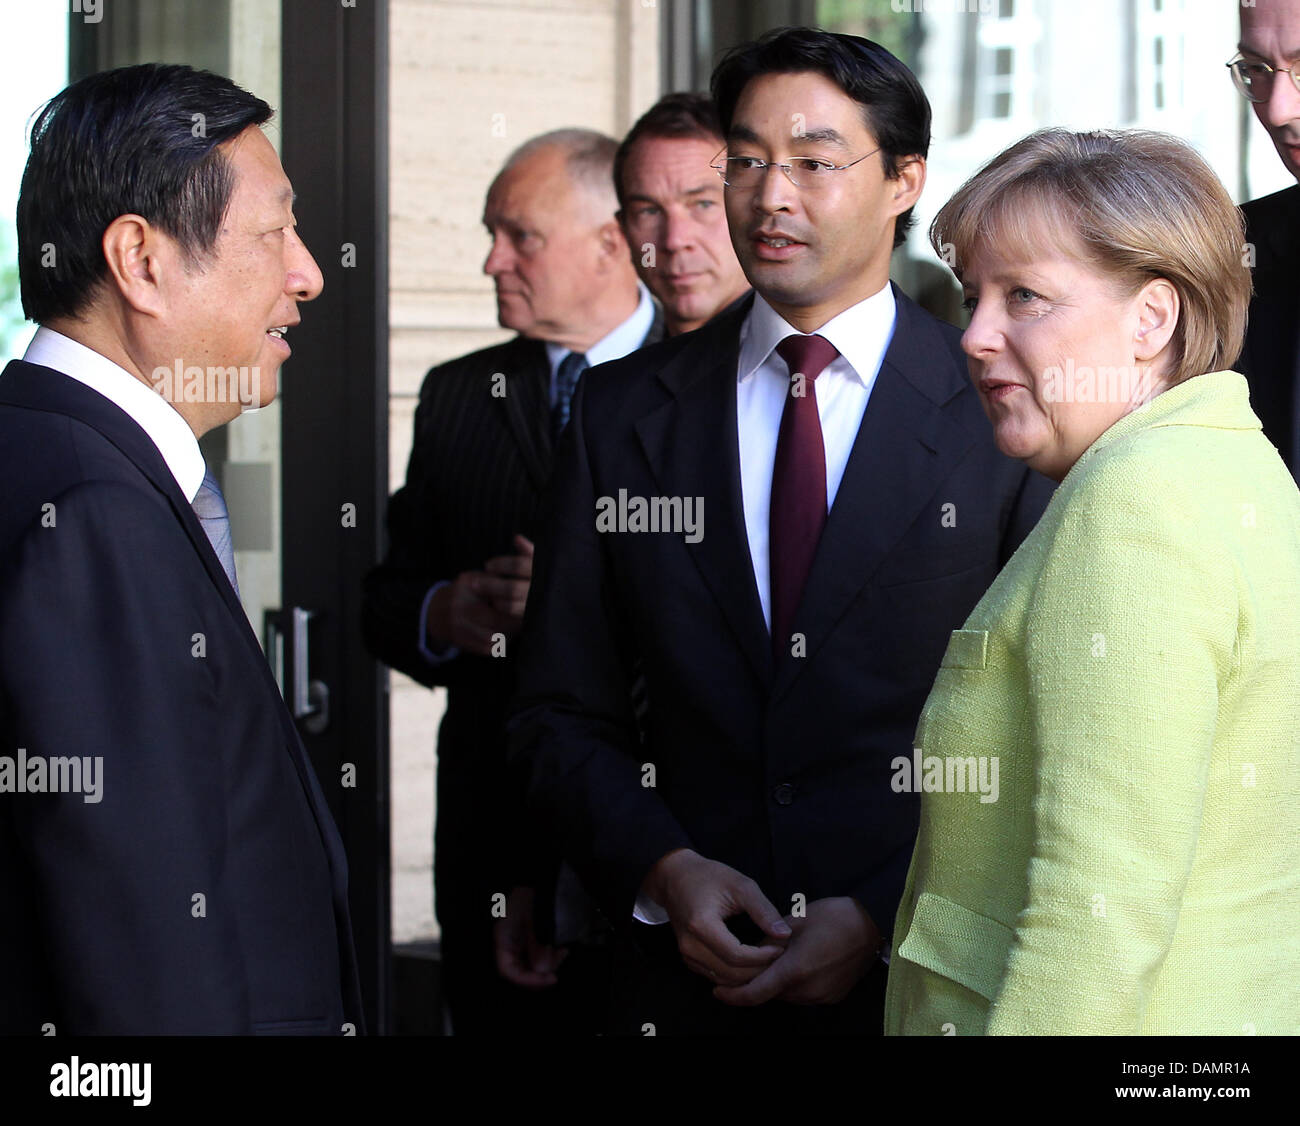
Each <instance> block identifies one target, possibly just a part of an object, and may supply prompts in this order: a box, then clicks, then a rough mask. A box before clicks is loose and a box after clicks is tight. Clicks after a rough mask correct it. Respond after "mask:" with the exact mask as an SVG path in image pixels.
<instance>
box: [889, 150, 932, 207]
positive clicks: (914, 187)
mask: <svg viewBox="0 0 1300 1126" xmlns="http://www.w3.org/2000/svg"><path fill="white" fill-rule="evenodd" d="M895 164H896V167H897V168H898V175H897V176H896V177H895V178H894V179H893V180H891V181H890V183H891V184H893V187H894V196H893V199H892V200H891V201H890V208H889V210H890V212H891V213H892V214H894V215H901V214H903V212H904V211H906V210H907V209H908V208H909V207H912V206H914V205H915V204H916V201H917V200H918V199H920V198H921V192H922V190H924V188H925V157H923V156H919V155H914V156H900V157H899V158H898V160H897V161H896V162H895Z"/></svg>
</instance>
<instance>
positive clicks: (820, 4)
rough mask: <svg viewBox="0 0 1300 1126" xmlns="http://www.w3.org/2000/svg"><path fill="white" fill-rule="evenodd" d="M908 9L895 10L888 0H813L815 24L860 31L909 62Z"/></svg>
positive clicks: (830, 29)
mask: <svg viewBox="0 0 1300 1126" xmlns="http://www.w3.org/2000/svg"><path fill="white" fill-rule="evenodd" d="M915 19H916V17H915V16H914V15H912V14H911V13H910V12H896V11H894V8H893V3H892V0H817V26H818V27H824V28H825V29H826V30H827V31H842V32H845V33H847V34H849V35H863V36H865V37H866V38H868V39H871V40H873V41H874V42H876V43H879V44H880V45H881V46H882V47H884V48H885V50H887V51H889V52H890V53H891V54H894V55H896V56H897V57H898V58H900V59H902V60H903V62H905V63H907V65H908V66H912V65H913V63H914V62H915V60H914V59H913V58H912V57H911V56H912V51H913V44H914V42H915V40H914V39H913V34H914V33H913V30H912V24H913V21H914V20H915Z"/></svg>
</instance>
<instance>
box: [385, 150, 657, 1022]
mask: <svg viewBox="0 0 1300 1126" xmlns="http://www.w3.org/2000/svg"><path fill="white" fill-rule="evenodd" d="M617 147H618V146H617V143H616V142H615V141H614V140H613V138H611V137H606V136H604V135H603V134H601V133H595V132H592V131H591V130H587V129H562V130H556V131H554V132H551V133H546V134H543V135H542V136H540V137H535V138H533V139H532V140H530V141H527V142H525V143H524V144H523V145H521V146H520V147H519V148H518V149H517V150H516V151H515V152H514V153H513V154H512V155H511V156H510V157H509V159H508V160H507V161H506V164H505V167H504V168H502V170H501V171H500V173H498V175H497V177H496V179H495V180H494V181H493V183H492V186H491V188H490V189H489V191H488V194H487V201H486V203H485V205H484V210H483V224H484V226H485V227H486V228H487V232H488V236H489V238H490V240H491V247H490V249H489V251H488V255H487V259H486V261H485V262H484V263H483V272H484V273H486V274H487V275H488V276H490V277H491V278H492V280H493V282H494V283H495V286H496V300H497V319H498V321H499V322H500V324H501V326H502V327H503V328H508V329H512V330H513V331H514V332H516V333H517V334H518V335H516V336H514V337H513V338H511V339H510V340H507V341H505V342H504V343H502V344H497V345H494V346H492V347H490V348H485V349H481V350H479V351H477V352H472V353H470V354H469V355H467V356H461V357H460V358H458V359H454V360H449V361H447V362H446V363H442V364H439V365H438V366H437V367H435V368H433V369H432V370H431V371H430V372H429V373H428V375H426V377H425V379H424V382H423V384H422V385H421V388H420V401H419V406H418V407H417V409H416V412H415V427H414V437H413V442H412V447H411V457H410V462H409V464H408V467H407V471H406V483H405V485H404V486H403V487H402V488H401V489H399V490H398V491H397V492H396V493H394V494H393V496H392V498H391V499H390V501H389V507H388V536H389V548H388V552H387V554H386V556H385V557H384V560H383V561H382V562H381V563H380V565H379V566H377V567H376V568H375V569H374V570H373V571H371V572H370V574H369V575H368V576H367V577H366V585H365V599H364V606H363V616H362V626H363V630H364V635H365V640H366V645H367V647H368V648H369V650H370V651H371V652H372V653H373V654H375V656H377V657H378V658H379V659H380V660H382V661H384V662H385V663H386V664H388V665H391V666H392V667H393V668H395V669H399V670H400V671H402V672H404V673H406V674H407V675H408V676H410V677H411V678H413V679H414V680H416V681H418V682H419V683H420V684H424V685H427V686H430V687H431V686H433V685H438V684H441V685H445V686H446V687H447V711H446V714H445V715H444V717H443V721H442V726H441V727H440V729H439V732H438V778H437V802H438V818H437V828H436V832H435V843H434V873H435V884H436V906H437V913H438V921H439V923H440V925H441V929H442V940H441V944H442V966H443V976H442V981H443V987H444V990H445V994H446V998H447V1005H448V1009H449V1012H450V1015H451V1023H452V1031H453V1032H454V1033H455V1034H457V1035H521V1034H523V1033H528V1032H531V1033H537V1032H539V1031H546V1032H552V1033H553V1032H565V1031H569V1032H576V1031H580V1030H581V1029H582V1028H583V1027H584V1021H585V1019H586V1018H585V1017H584V1015H583V1012H584V1006H585V1005H586V1004H587V1003H588V1000H589V998H590V996H591V993H592V990H591V989H590V988H589V987H588V986H587V985H586V979H587V978H588V976H589V974H588V969H587V966H588V964H589V963H590V964H593V965H594V964H596V963H598V961H599V957H600V955H599V952H598V951H595V950H594V949H576V948H575V949H574V950H572V951H571V952H570V956H569V957H568V959H567V961H565V953H564V951H563V950H562V949H558V948H556V947H553V946H550V945H543V944H542V943H539V942H538V941H537V940H536V938H535V932H534V928H533V926H532V922H533V919H532V914H533V910H532V909H533V892H532V890H531V888H530V887H529V886H527V885H530V884H532V883H535V882H537V883H543V884H549V882H550V881H551V879H552V878H553V872H552V870H551V866H550V865H549V864H546V863H537V864H536V865H534V864H533V863H532V862H533V861H534V860H535V859H537V858H536V857H535V856H534V855H533V854H532V853H533V850H532V846H531V845H529V844H527V843H525V842H526V840H527V833H526V832H525V831H524V829H523V826H522V824H521V823H520V817H519V803H518V802H517V801H516V800H515V798H516V789H515V787H514V786H513V785H512V783H511V780H510V779H509V778H508V776H507V771H506V732H505V719H506V706H507V703H508V702H509V699H510V695H511V692H512V691H513V688H514V677H515V666H516V662H515V639H516V635H517V634H518V631H519V628H520V625H521V618H522V614H523V609H524V602H525V600H526V599H527V597H528V589H529V576H530V574H531V569H532V555H533V544H532V540H533V537H534V536H535V534H536V528H537V525H538V523H539V520H540V516H541V510H542V496H543V490H544V489H545V487H546V483H547V480H548V478H549V476H550V472H551V462H552V456H553V455H552V452H553V450H554V447H555V442H556V440H557V438H558V436H559V434H560V432H561V430H563V428H564V426H565V424H566V423H567V421H568V418H569V404H570V399H571V397H572V394H573V390H574V387H575V386H576V385H577V384H578V381H579V379H580V378H581V376H582V372H583V371H584V370H585V369H586V367H587V366H588V365H589V364H594V363H601V362H603V361H605V360H612V359H617V358H619V357H621V356H624V355H626V354H627V353H628V352H631V351H633V350H634V349H636V348H640V347H641V346H642V345H643V344H645V343H646V342H647V341H650V340H658V339H659V338H660V337H661V336H662V333H663V329H662V318H661V316H660V314H659V311H658V309H657V308H656V307H655V305H654V302H653V301H652V299H651V297H650V294H649V292H648V291H647V290H646V289H645V287H644V286H642V285H641V284H640V283H639V282H638V280H637V277H636V273H635V272H634V270H633V268H632V263H631V261H630V259H629V256H628V248H627V243H626V241H625V240H624V238H623V234H622V231H621V230H620V229H619V225H618V221H617V220H616V219H615V215H614V213H615V210H616V207H617V204H616V200H615V195H614V187H613V179H612V173H613V163H614V153H615V150H616V149H617ZM573 898H574V900H575V902H580V899H578V897H577V894H576V893H575V894H574V897H573ZM576 913H577V912H576V911H575V914H576ZM553 929H554V928H552V927H550V926H545V927H543V931H544V933H547V934H549V933H551V932H552V931H553ZM562 961H564V965H561V962H562ZM498 970H500V974H498ZM595 972H596V971H595V970H592V971H591V973H593V974H594V973H595ZM557 987H558V988H557Z"/></svg>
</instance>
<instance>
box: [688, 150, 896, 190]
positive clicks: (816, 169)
mask: <svg viewBox="0 0 1300 1126" xmlns="http://www.w3.org/2000/svg"><path fill="white" fill-rule="evenodd" d="M879 151H880V149H878V148H874V149H872V150H871V152H867V153H863V154H862V155H861V156H860V157H858V159H857V160H851V161H849V163H848V164H832V163H831V162H830V161H829V160H819V159H817V158H816V157H813V156H800V157H796V158H795V159H794V160H792V161H790V162H789V163H786V164H782V163H780V162H779V161H775V160H759V159H758V158H757V157H754V156H728V157H724V158H723V159H722V160H721V161H718V162H717V163H714V164H711V165H709V167H710V168H712V169H713V170H714V171H715V172H716V173H717V174H718V175H719V176H721V177H722V182H723V183H724V184H726V185H727V187H729V188H756V187H758V185H759V184H761V183H763V182H764V180H766V178H767V170H768V169H769V168H779V169H781V171H782V172H784V173H785V174H786V176H787V178H788V179H789V181H790V183H792V184H793V185H794V186H795V187H796V188H812V189H814V190H815V189H817V188H824V187H826V186H827V185H828V184H830V183H831V181H832V180H833V179H834V176H833V173H835V172H843V171H844V170H845V169H846V168H852V167H853V166H854V165H855V164H858V163H860V162H861V161H864V160H866V159H867V157H869V156H873V155H874V154H876V153H878V152H879Z"/></svg>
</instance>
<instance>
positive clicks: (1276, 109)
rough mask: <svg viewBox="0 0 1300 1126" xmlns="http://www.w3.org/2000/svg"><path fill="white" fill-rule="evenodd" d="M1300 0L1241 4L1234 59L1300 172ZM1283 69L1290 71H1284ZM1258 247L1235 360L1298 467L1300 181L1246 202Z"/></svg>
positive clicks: (1281, 152)
mask: <svg viewBox="0 0 1300 1126" xmlns="http://www.w3.org/2000/svg"><path fill="white" fill-rule="evenodd" d="M1298 37H1300V3H1297V2H1296V0H1257V2H1256V3H1255V4H1253V5H1249V6H1248V5H1244V4H1243V5H1242V7H1241V40H1240V42H1239V44H1238V48H1239V51H1238V55H1237V57H1236V58H1234V59H1233V61H1232V62H1231V63H1230V64H1229V65H1230V66H1231V68H1232V77H1233V81H1234V83H1235V84H1236V86H1237V89H1238V90H1239V91H1240V92H1241V93H1242V94H1243V95H1244V96H1245V97H1246V98H1248V99H1249V100H1250V102H1251V105H1252V107H1253V108H1254V110H1255V116H1256V117H1258V118H1259V121H1260V124H1261V125H1263V126H1264V128H1265V129H1266V130H1268V135H1269V136H1270V137H1271V138H1272V140H1273V144H1274V146H1275V147H1276V148H1277V153H1278V156H1279V157H1281V158H1282V163H1283V164H1284V165H1285V166H1286V169H1287V171H1288V172H1290V173H1291V175H1292V176H1295V177H1296V178H1297V179H1300V84H1297V82H1296V77H1295V72H1294V67H1295V66H1296V62H1297V60H1296V58H1295V56H1294V55H1293V54H1291V52H1293V51H1295V49H1296V48H1297V46H1300V38H1298ZM1283 71H1285V73H1283ZM1242 212H1243V213H1244V214H1245V216H1246V246H1247V248H1248V251H1252V252H1253V256H1254V257H1253V261H1249V260H1248V264H1250V265H1251V266H1253V269H1254V283H1255V296H1254V298H1253V299H1252V300H1251V303H1250V314H1249V320H1248V321H1247V327H1246V342H1245V345H1244V346H1243V348H1242V354H1241V358H1240V359H1239V360H1238V362H1237V367H1238V368H1239V369H1240V370H1241V371H1242V372H1243V373H1244V374H1245V376H1246V378H1247V380H1248V381H1249V383H1250V405H1251V406H1252V407H1253V408H1254V410H1255V413H1256V414H1257V415H1259V420H1260V422H1261V423H1263V426H1264V436H1265V437H1267V438H1268V440H1269V441H1270V442H1272V443H1273V444H1274V445H1275V446H1276V447H1277V448H1278V451H1279V452H1280V453H1281V454H1282V459H1283V460H1284V461H1285V462H1286V463H1287V465H1288V466H1289V467H1290V469H1291V472H1292V473H1293V474H1296V475H1300V419H1298V418H1297V411H1298V410H1300V280H1297V279H1298V278H1300V273H1298V272H1297V269H1296V263H1297V261H1300V186H1293V187H1290V188H1286V189H1284V190H1283V191H1280V192H1275V193H1274V194H1273V195H1269V196H1265V197H1264V198H1262V199H1256V200H1252V201H1251V202H1250V203H1247V204H1245V205H1243V207H1242Z"/></svg>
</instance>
